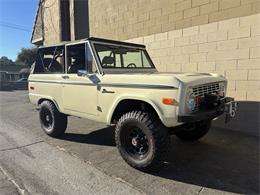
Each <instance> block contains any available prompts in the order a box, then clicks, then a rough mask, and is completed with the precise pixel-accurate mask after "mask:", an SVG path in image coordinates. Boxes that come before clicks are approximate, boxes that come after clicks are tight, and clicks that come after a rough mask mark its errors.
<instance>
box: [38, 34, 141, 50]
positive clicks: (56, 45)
mask: <svg viewBox="0 0 260 195" xmlns="http://www.w3.org/2000/svg"><path fill="white" fill-rule="evenodd" d="M84 41H96V42H103V43H111V44H117V45H124V46H132V47H141V48H145V45H141V44H136V43H129V42H123V41H115V40H111V39H104V38H97V37H89V38H85V39H80V40H76V41H66V42H61V43H58V44H54V45H47V46H41V47H39V49H43V48H52V47H63V46H64V45H66V44H70V43H77V42H79V43H80V42H84Z"/></svg>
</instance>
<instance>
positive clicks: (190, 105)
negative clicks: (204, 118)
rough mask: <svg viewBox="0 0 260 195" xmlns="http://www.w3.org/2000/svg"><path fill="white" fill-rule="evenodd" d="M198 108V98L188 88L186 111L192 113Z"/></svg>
mask: <svg viewBox="0 0 260 195" xmlns="http://www.w3.org/2000/svg"><path fill="white" fill-rule="evenodd" d="M195 108H196V97H195V95H194V94H193V90H192V88H188V90H187V95H186V109H187V111H188V112H190V113H192V112H194V111H195Z"/></svg>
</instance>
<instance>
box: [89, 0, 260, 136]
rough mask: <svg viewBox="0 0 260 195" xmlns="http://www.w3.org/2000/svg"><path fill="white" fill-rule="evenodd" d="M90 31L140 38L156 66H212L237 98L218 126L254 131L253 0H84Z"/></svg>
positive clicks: (259, 54)
mask: <svg viewBox="0 0 260 195" xmlns="http://www.w3.org/2000/svg"><path fill="white" fill-rule="evenodd" d="M89 9H90V10H89V11H90V35H92V36H98V37H105V38H112V39H120V40H128V41H130V42H136V43H144V44H145V45H147V49H148V50H149V53H150V54H151V57H152V59H153V61H154V62H155V65H156V67H157V68H158V70H159V71H166V72H177V71H181V72H215V73H219V74H222V75H224V76H225V77H227V79H228V95H229V96H232V97H235V98H236V99H237V100H238V101H240V105H241V106H240V109H239V113H238V116H237V118H236V119H235V120H234V121H233V122H231V123H230V124H229V125H228V126H226V125H223V120H220V121H217V122H216V123H215V125H216V126H218V127H223V128H229V129H232V130H239V131H244V132H247V133H250V134H254V135H259V131H260V125H259V118H260V114H259V113H260V14H259V13H260V1H259V0H123V1H122V0H99V1H95V0H89Z"/></svg>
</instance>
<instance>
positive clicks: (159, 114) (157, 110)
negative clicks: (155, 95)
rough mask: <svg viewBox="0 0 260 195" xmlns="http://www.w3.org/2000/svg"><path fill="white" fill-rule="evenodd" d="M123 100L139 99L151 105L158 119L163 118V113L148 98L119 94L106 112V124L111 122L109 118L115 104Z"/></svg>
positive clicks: (114, 108)
mask: <svg viewBox="0 0 260 195" xmlns="http://www.w3.org/2000/svg"><path fill="white" fill-rule="evenodd" d="M123 100H139V101H143V102H145V103H147V104H149V105H150V106H152V108H153V109H154V110H155V111H156V113H157V114H158V116H159V118H160V120H162V118H163V114H162V111H161V109H160V108H159V107H158V106H157V105H156V104H155V103H154V102H153V101H151V100H150V99H147V98H145V97H139V96H120V97H119V98H117V99H116V101H115V102H114V104H113V105H112V107H111V108H110V110H109V112H108V116H107V124H109V125H110V124H111V120H112V116H113V114H114V112H115V110H116V108H117V106H118V105H119V103H120V102H122V101H123Z"/></svg>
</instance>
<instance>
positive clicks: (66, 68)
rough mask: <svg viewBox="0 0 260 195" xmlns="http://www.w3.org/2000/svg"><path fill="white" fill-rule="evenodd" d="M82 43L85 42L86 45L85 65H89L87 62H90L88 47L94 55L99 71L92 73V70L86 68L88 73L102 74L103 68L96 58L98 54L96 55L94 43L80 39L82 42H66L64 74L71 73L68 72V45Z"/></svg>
mask: <svg viewBox="0 0 260 195" xmlns="http://www.w3.org/2000/svg"><path fill="white" fill-rule="evenodd" d="M81 44H84V46H85V67H88V66H87V62H88V59H87V57H88V53H87V52H88V50H87V49H89V51H90V54H91V55H92V57H93V60H94V62H95V66H96V69H97V71H98V72H97V73H90V72H88V71H89V70H86V71H87V74H101V69H100V67H99V64H98V62H97V60H96V56H95V55H94V52H93V48H92V45H91V44H90V42H89V41H80V42H76V43H67V44H65V71H64V74H69V73H68V58H67V57H68V56H67V55H68V47H69V46H73V45H81ZM76 74H77V73H76Z"/></svg>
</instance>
